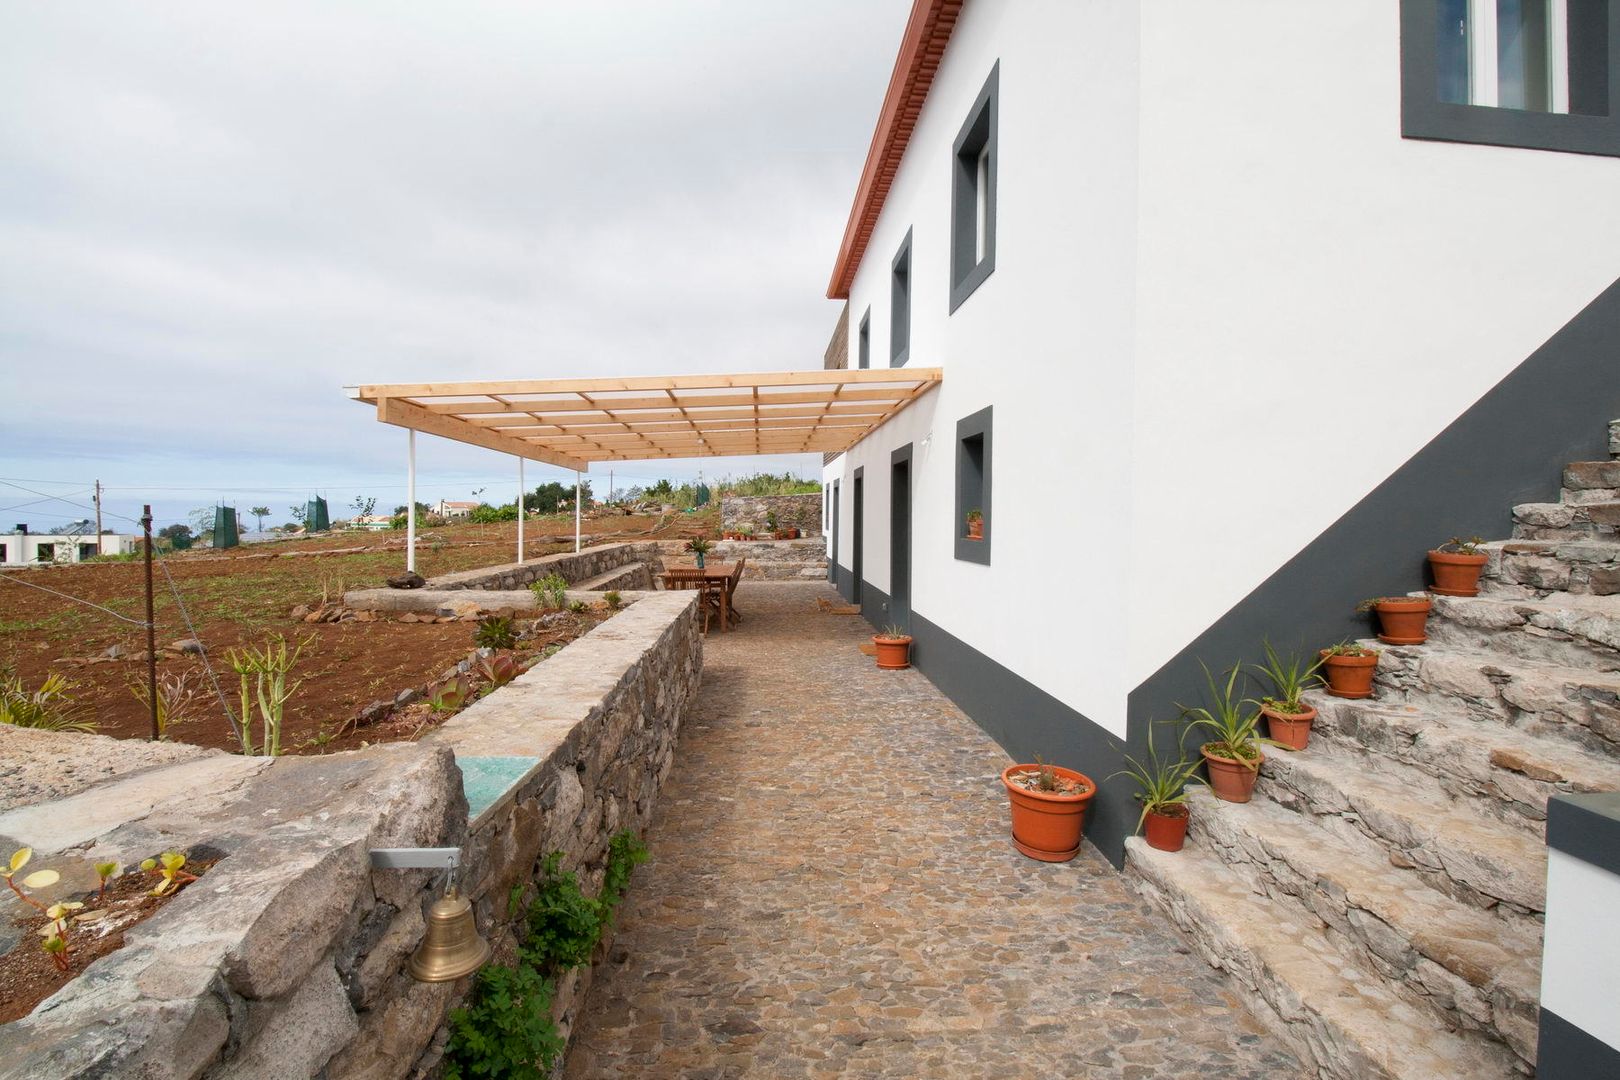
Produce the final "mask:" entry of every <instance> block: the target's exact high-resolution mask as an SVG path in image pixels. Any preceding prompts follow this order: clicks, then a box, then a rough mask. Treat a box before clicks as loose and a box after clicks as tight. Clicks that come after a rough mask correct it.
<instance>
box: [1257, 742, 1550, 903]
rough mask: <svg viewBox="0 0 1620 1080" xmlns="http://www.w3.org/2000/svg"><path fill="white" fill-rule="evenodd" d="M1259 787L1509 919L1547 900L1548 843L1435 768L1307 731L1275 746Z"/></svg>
mask: <svg viewBox="0 0 1620 1080" xmlns="http://www.w3.org/2000/svg"><path fill="white" fill-rule="evenodd" d="M1256 790H1257V791H1258V792H1260V793H1261V794H1263V795H1264V796H1265V797H1266V798H1269V799H1271V800H1273V801H1274V802H1277V803H1278V804H1280V805H1282V806H1284V807H1286V808H1288V809H1290V810H1295V811H1298V812H1299V813H1302V814H1306V815H1309V816H1310V817H1312V818H1313V819H1315V820H1316V821H1317V823H1318V824H1320V825H1322V827H1324V828H1326V829H1327V830H1328V831H1330V832H1333V833H1335V834H1336V835H1338V836H1340V837H1342V838H1345V839H1348V840H1351V841H1355V840H1356V839H1357V838H1358V837H1365V838H1368V839H1371V840H1373V841H1375V842H1376V843H1377V844H1378V845H1379V846H1380V847H1382V848H1383V849H1384V850H1385V851H1386V852H1387V853H1388V854H1387V857H1388V859H1389V861H1390V862H1391V863H1392V864H1394V865H1395V866H1398V867H1402V868H1407V869H1412V870H1414V871H1415V872H1416V873H1417V874H1418V875H1420V876H1421V877H1422V878H1423V880H1424V881H1426V882H1428V883H1429V885H1430V886H1432V887H1433V888H1436V889H1439V890H1440V891H1441V892H1444V893H1445V894H1446V895H1448V896H1450V897H1453V898H1454V899H1457V900H1460V901H1463V902H1465V903H1468V904H1472V905H1474V906H1475V907H1480V908H1487V909H1489V908H1499V909H1500V911H1499V913H1500V914H1501V915H1502V917H1503V918H1505V919H1507V920H1508V921H1509V922H1517V921H1519V920H1520V919H1521V918H1522V917H1523V916H1525V915H1532V916H1534V915H1539V914H1540V912H1541V911H1543V910H1544V908H1545V904H1546V887H1547V882H1546V874H1547V851H1546V845H1545V844H1544V843H1543V842H1542V840H1540V839H1539V838H1538V837H1536V836H1533V835H1532V834H1531V833H1530V832H1529V831H1528V830H1526V829H1522V828H1519V827H1516V826H1514V825H1510V824H1508V823H1507V822H1504V821H1502V820H1501V819H1500V818H1498V817H1496V816H1494V815H1492V814H1489V813H1486V812H1485V811H1484V810H1482V809H1481V808H1479V807H1478V806H1476V805H1471V803H1472V800H1467V799H1457V798H1454V797H1452V796H1450V795H1448V794H1447V793H1446V792H1445V791H1444V790H1443V789H1442V788H1441V786H1440V782H1439V781H1438V780H1437V779H1435V778H1434V777H1433V776H1430V775H1428V774H1427V773H1424V772H1423V771H1421V770H1419V769H1417V768H1415V767H1413V766H1411V765H1406V764H1402V763H1400V762H1397V761H1394V760H1392V759H1390V758H1384V757H1373V756H1371V755H1368V754H1365V753H1361V752H1357V751H1351V750H1347V749H1345V748H1343V747H1340V746H1337V745H1335V744H1334V743H1333V742H1331V741H1329V740H1326V739H1324V740H1321V741H1319V742H1318V741H1313V742H1312V744H1311V746H1310V748H1309V749H1308V750H1305V751H1303V752H1301V753H1289V752H1288V751H1285V750H1279V749H1272V750H1271V751H1269V752H1268V753H1267V754H1266V762H1265V765H1264V766H1263V767H1262V768H1261V770H1260V783H1259V785H1258V786H1257V788H1256Z"/></svg>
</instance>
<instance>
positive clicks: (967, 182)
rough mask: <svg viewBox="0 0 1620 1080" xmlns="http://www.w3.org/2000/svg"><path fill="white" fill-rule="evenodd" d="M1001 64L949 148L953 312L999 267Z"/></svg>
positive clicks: (997, 66) (985, 84) (988, 81)
mask: <svg viewBox="0 0 1620 1080" xmlns="http://www.w3.org/2000/svg"><path fill="white" fill-rule="evenodd" d="M1000 86H1001V61H1000V60H997V61H996V63H995V66H993V67H992V68H991V69H990V77H989V78H988V79H986V80H985V83H984V89H982V90H980V91H979V96H978V98H977V99H975V100H974V102H973V108H972V109H970V110H968V116H967V119H966V120H964V121H963V122H962V130H961V131H959V132H957V135H956V141H955V142H954V143H952V144H951V312H952V313H953V314H954V313H955V311H956V309H957V308H959V307H961V306H962V302H963V301H964V300H966V299H967V298H968V297H970V296H972V295H973V293H974V290H976V289H977V288H978V287H979V286H980V285H982V284H984V280H985V278H987V277H989V276H990V275H991V274H992V273H994V272H995V269H996V166H997V162H998V158H999V157H1000V152H999V150H998V149H997V136H996V132H997V126H998V125H997V121H996V99H997V98H998V97H999V96H1000ZM986 152H987V153H988V160H987V161H986V163H985V164H986V168H985V177H984V183H985V188H986V191H985V204H984V258H982V259H979V260H978V261H977V262H975V261H974V256H975V254H976V251H975V248H976V246H977V245H976V241H977V240H978V224H979V155H980V154H981V153H986Z"/></svg>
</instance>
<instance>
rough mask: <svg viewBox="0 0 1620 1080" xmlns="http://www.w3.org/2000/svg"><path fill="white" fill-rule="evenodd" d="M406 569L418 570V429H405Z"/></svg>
mask: <svg viewBox="0 0 1620 1080" xmlns="http://www.w3.org/2000/svg"><path fill="white" fill-rule="evenodd" d="M405 446H406V452H405V571H406V573H415V572H416V429H415V428H406V429H405Z"/></svg>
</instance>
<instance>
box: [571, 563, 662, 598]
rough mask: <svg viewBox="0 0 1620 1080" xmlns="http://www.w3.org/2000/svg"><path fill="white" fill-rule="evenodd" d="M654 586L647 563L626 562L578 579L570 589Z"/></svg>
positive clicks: (617, 588) (596, 590)
mask: <svg viewBox="0 0 1620 1080" xmlns="http://www.w3.org/2000/svg"><path fill="white" fill-rule="evenodd" d="M652 587H653V576H652V568H651V567H649V566H648V565H647V564H646V563H642V562H634V563H626V564H625V565H623V566H615V567H614V568H613V569H611V570H608V571H605V572H604V573H600V574H597V575H596V576H595V577H592V578H586V579H585V580H584V581H576V582H573V583H572V584H570V585H569V586H568V588H569V589H570V590H573V589H577V590H579V591H580V592H608V591H621V590H622V591H631V590H635V589H651V588H652Z"/></svg>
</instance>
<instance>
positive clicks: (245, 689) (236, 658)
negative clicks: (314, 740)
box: [225, 634, 315, 757]
mask: <svg viewBox="0 0 1620 1080" xmlns="http://www.w3.org/2000/svg"><path fill="white" fill-rule="evenodd" d="M314 640H315V637H314V635H310V636H309V637H307V638H305V639H304V640H303V641H300V642H299V643H298V645H297V647H296V648H293V649H291V650H289V649H288V648H287V639H286V638H284V637H282V636H281V635H280V634H277V635H276V636H275V637H274V638H271V639H270V640H269V641H266V642H265V643H264V647H263V648H260V649H255V648H254V647H253V646H251V645H248V646H244V647H243V648H241V649H232V650H231V651H230V652H228V653H226V654H225V659H226V662H227V663H229V664H230V666H231V670H232V671H234V672H236V675H237V678H238V679H239V680H240V684H241V695H242V742H243V745H242V753H243V754H245V755H247V756H248V757H252V756H254V755H255V754H263V755H264V756H266V757H276V756H278V755H279V754H280V753H281V720H282V717H283V716H284V715H285V713H286V710H287V702H288V701H290V700H292V696H293V694H295V693H297V692H298V687H299V686H300V685H302V684H301V683H293V684H291V685H288V683H287V676H288V675H289V674H291V672H292V669H293V667H294V665H296V664H297V663H298V658H299V657H300V656H301V655H303V652H304V649H305V648H307V647H308V646H309V644H310V642H312V641H314ZM249 680H252V687H251V691H250V687H249ZM254 704H257V705H258V707H259V718H260V720H261V721H262V722H263V726H264V739H263V741H262V742H261V743H260V744H259V746H258V747H257V748H255V747H254V745H253V735H252V727H251V726H250V725H251V719H252V717H251V713H252V706H253V705H254Z"/></svg>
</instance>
